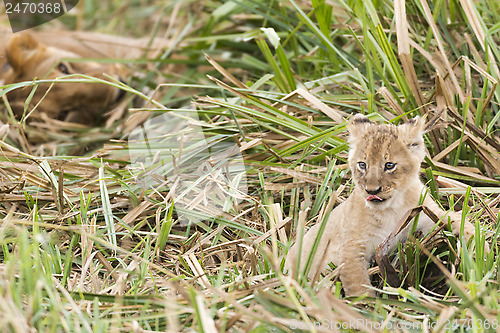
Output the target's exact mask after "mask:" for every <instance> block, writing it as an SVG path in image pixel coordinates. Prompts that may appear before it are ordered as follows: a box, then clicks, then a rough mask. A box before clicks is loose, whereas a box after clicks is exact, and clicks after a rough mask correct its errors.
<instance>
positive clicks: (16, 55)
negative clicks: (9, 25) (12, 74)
mask: <svg viewBox="0 0 500 333" xmlns="http://www.w3.org/2000/svg"><path fill="white" fill-rule="evenodd" d="M39 47H40V43H38V41H37V40H36V39H35V38H34V37H33V35H31V34H30V33H27V32H23V33H17V34H14V35H13V36H12V38H11V40H10V41H9V44H8V45H7V50H6V51H7V52H6V53H7V60H8V61H9V63H10V65H11V66H12V68H14V70H15V71H20V70H22V67H23V65H24V64H25V63H26V61H27V60H28V59H29V58H30V57H31V56H32V54H33V53H34V52H35V51H36V49H37V48H39Z"/></svg>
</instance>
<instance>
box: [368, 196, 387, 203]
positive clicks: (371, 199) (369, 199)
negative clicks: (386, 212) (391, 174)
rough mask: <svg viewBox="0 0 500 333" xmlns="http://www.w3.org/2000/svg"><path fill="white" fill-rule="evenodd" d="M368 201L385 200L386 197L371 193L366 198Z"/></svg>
mask: <svg viewBox="0 0 500 333" xmlns="http://www.w3.org/2000/svg"><path fill="white" fill-rule="evenodd" d="M366 201H370V202H384V201H385V199H382V198H381V197H379V196H377V195H373V194H372V195H369V196H368V197H367V198H366Z"/></svg>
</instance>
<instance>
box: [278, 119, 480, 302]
mask: <svg viewBox="0 0 500 333" xmlns="http://www.w3.org/2000/svg"><path fill="white" fill-rule="evenodd" d="M423 129H424V122H423V120H422V119H421V118H419V117H417V118H414V119H411V120H410V121H409V122H408V123H406V124H403V125H399V126H395V125H392V124H389V125H386V124H383V125H380V124H374V123H372V122H370V120H368V118H367V117H365V116H363V115H360V114H357V115H355V116H354V117H352V118H351V119H350V121H349V124H348V130H349V134H350V136H349V144H350V151H349V166H350V168H351V171H352V175H353V180H354V185H355V188H354V190H353V192H352V194H351V195H350V196H349V198H348V199H347V200H346V201H345V202H343V203H342V204H340V205H339V206H338V207H336V208H335V209H334V210H333V211H332V212H331V214H330V217H329V219H328V221H327V224H326V226H325V229H324V232H323V235H322V237H321V240H320V241H319V246H318V248H317V250H316V253H315V255H314V257H313V262H312V266H311V269H310V270H309V277H310V278H312V277H314V275H315V274H316V272H321V271H323V270H324V269H325V268H327V265H328V263H330V262H333V263H334V264H335V265H337V266H340V265H343V266H342V268H341V271H340V280H341V282H342V285H343V288H344V291H345V294H346V295H347V296H356V295H362V294H364V295H369V296H374V295H375V293H374V291H373V290H372V289H370V288H369V287H368V286H370V278H369V275H368V268H369V262H370V259H371V258H372V257H373V255H374V253H375V249H376V248H377V246H378V245H379V244H380V243H382V242H383V241H384V240H385V239H386V238H387V236H388V235H389V234H390V233H391V232H392V231H393V230H394V229H395V228H396V227H397V225H398V222H399V221H400V220H401V218H402V217H403V216H404V214H405V213H406V212H407V211H408V210H410V209H411V208H414V207H415V206H417V205H418V202H419V199H420V197H421V196H422V195H426V192H427V191H426V188H425V186H424V185H423V184H422V183H421V182H420V179H419V169H420V163H421V162H422V160H423V159H424V156H425V147H424V140H423V137H422V134H423ZM424 205H426V206H427V207H429V208H430V209H431V210H432V211H433V212H434V213H435V214H436V215H438V217H439V218H442V217H444V216H445V215H447V216H449V217H450V219H451V226H452V228H453V231H454V232H455V233H456V234H458V233H459V231H460V224H461V222H460V221H461V215H460V214H458V213H455V212H450V213H446V212H444V211H443V210H442V209H440V208H439V206H438V205H437V204H436V203H435V202H434V201H433V200H432V198H431V197H430V196H426V197H425V199H424ZM320 225H321V223H317V224H316V225H315V226H313V227H312V228H311V229H309V231H308V232H307V233H306V234H305V235H304V238H303V240H302V248H301V252H300V253H301V256H300V269H303V268H304V266H305V263H306V261H307V258H308V257H309V254H310V252H311V249H312V246H313V243H314V241H315V239H316V236H317V234H318V231H319V229H320ZM433 226H434V223H433V222H432V220H431V219H430V218H428V217H427V216H426V215H424V214H421V215H420V218H419V223H418V229H419V230H422V231H423V232H424V233H426V232H428V231H429V230H430V229H431V228H432V227H433ZM410 227H411V224H410V225H409V226H408V227H407V229H408V230H405V232H401V233H400V235H407V234H408V232H409V228H410ZM473 234H474V227H473V226H472V224H470V222H468V221H466V223H465V226H464V237H465V239H467V240H468V239H469V238H470V237H471V236H472V235H473ZM298 247H299V243H298V241H297V242H296V243H295V244H294V245H293V247H292V248H291V249H290V251H289V253H288V256H287V259H286V265H285V266H286V268H287V269H288V270H289V271H290V270H292V271H293V270H295V269H297V268H298V267H297V265H298V262H297V261H298V258H297V257H298V254H299V249H298Z"/></svg>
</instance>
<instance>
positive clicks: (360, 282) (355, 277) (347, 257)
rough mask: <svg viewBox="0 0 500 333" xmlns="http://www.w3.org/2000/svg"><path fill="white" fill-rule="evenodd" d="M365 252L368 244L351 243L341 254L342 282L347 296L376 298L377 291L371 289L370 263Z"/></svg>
mask: <svg viewBox="0 0 500 333" xmlns="http://www.w3.org/2000/svg"><path fill="white" fill-rule="evenodd" d="M365 251H366V244H360V242H359V241H351V242H349V243H348V244H347V247H345V248H344V249H343V250H342V252H341V262H342V264H343V266H342V268H341V271H340V281H341V282H342V287H343V288H344V292H345V295H346V296H361V295H366V296H370V297H375V291H374V290H373V289H370V288H369V286H371V282H370V276H369V274H368V268H369V261H368V259H367V255H366V253H365Z"/></svg>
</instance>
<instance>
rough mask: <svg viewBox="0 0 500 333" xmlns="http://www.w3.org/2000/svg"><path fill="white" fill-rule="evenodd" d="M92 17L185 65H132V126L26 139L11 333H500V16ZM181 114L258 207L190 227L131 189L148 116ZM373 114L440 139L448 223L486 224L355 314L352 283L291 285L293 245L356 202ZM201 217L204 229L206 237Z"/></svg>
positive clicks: (431, 248)
mask: <svg viewBox="0 0 500 333" xmlns="http://www.w3.org/2000/svg"><path fill="white" fill-rule="evenodd" d="M80 6H81V8H80V9H81V10H80V11H79V12H78V14H77V15H75V16H71V15H69V16H67V17H66V18H65V19H64V20H65V21H64V23H65V24H66V25H67V26H69V27H75V26H79V27H87V26H91V25H92V24H93V23H97V26H98V28H99V30H100V31H104V32H108V33H109V32H113V31H116V32H120V33H123V34H127V35H143V34H144V35H147V36H153V35H157V36H166V37H167V38H170V39H171V40H173V41H175V43H174V45H175V47H174V48H173V49H171V50H168V51H167V52H171V53H172V54H173V55H174V56H172V57H166V58H163V57H161V56H160V57H159V58H157V59H140V61H136V62H132V63H131V64H130V66H133V68H134V70H135V71H136V72H138V75H137V76H136V77H135V78H134V79H133V80H132V81H131V82H130V83H129V84H128V85H127V86H121V88H122V89H125V90H127V91H128V94H129V96H130V99H131V100H132V99H133V98H134V97H138V98H139V99H143V100H144V101H146V103H145V104H142V105H141V106H140V107H135V108H132V114H133V115H132V116H131V117H130V118H126V117H123V118H120V119H115V120H114V121H113V122H112V123H108V124H107V126H106V125H103V126H101V127H97V128H91V129H82V128H80V127H71V126H65V127H61V125H60V124H57V123H51V122H50V121H48V125H47V124H46V125H45V127H40V125H37V124H29V123H28V124H22V123H21V124H20V126H17V127H13V128H12V129H11V131H10V132H8V133H4V139H3V140H2V141H0V145H1V148H2V154H1V156H0V167H1V170H0V173H1V175H2V176H1V177H2V184H1V186H2V188H1V191H0V198H1V204H0V214H1V218H2V220H1V221H2V223H1V226H0V244H1V249H2V258H3V263H2V265H1V266H0V268H1V270H0V274H1V275H2V279H1V281H3V282H1V283H0V297H1V302H0V306H1V307H2V310H1V311H0V317H1V320H0V325H1V327H2V330H3V331H12V332H26V331H30V330H32V331H36V330H38V331H43V332H45V331H48V332H60V331H68V332H73V331H84V332H90V331H98V332H99V331H102V332H108V331H133V332H140V331H142V330H144V331H170V332H178V331H190V330H192V331H201V332H225V331H237V332H239V331H252V332H261V331H262V332H267V331H270V330H273V331H279V332H281V331H285V332H288V331H296V330H298V331H325V330H330V329H332V330H335V329H338V330H341V331H342V330H344V331H356V330H357V331H367V332H368V331H381V330H382V331H383V330H385V331H393V330H394V329H395V328H398V329H400V330H403V329H406V330H408V331H415V332H418V331H421V330H423V329H424V328H429V329H430V330H433V331H436V332H439V331H467V332H468V331H495V330H497V327H498V324H499V323H498V308H499V304H500V303H499V293H498V288H499V285H498V277H499V274H498V268H497V267H498V258H497V251H498V247H497V238H498V235H499V232H500V231H499V229H498V227H497V225H498V222H499V215H498V214H499V213H498V211H499V209H498V207H499V201H500V200H499V198H500V197H499V194H500V191H499V187H498V185H499V180H500V179H499V174H500V164H499V163H500V162H499V160H500V159H499V158H500V154H499V153H498V151H499V146H500V144H499V140H498V133H497V132H498V128H499V127H498V120H499V119H498V118H499V115H500V112H499V106H500V90H499V89H500V88H499V87H498V84H497V81H498V78H499V70H498V66H499V65H498V63H499V62H500V49H499V46H498V45H499V42H500V38H499V35H498V30H499V25H498V22H499V21H500V13H499V12H498V10H497V9H498V4H497V3H495V1H492V0H479V1H476V2H472V1H467V0H464V1H455V0H450V1H448V2H445V1H436V2H433V3H430V2H427V1H425V0H423V1H420V0H419V1H417V0H415V1H395V2H392V1H370V0H369V1H357V0H350V1H330V2H327V1H320V0H314V1H311V2H305V1H292V0H289V1H285V0H283V1H279V0H276V1H271V2H269V1H261V0H248V1H247V0H238V1H222V2H219V1H209V0H207V1H203V2H202V3H195V2H181V1H177V2H176V1H172V2H166V3H165V2H163V1H148V2H146V3H141V4H138V3H135V2H132V1H130V2H129V1H126V2H120V3H118V2H114V1H112V2H109V3H107V4H106V5H102V4H101V3H100V2H98V1H91V0H87V1H81V4H80ZM131 13H139V14H138V15H140V17H141V19H138V18H132V17H131ZM134 15H135V14H134ZM123 17H125V19H123ZM167 18H168V19H170V20H171V21H169V20H168V19H167ZM172 22H173V23H172ZM207 59H208V60H207ZM124 62H126V61H124ZM172 65H174V66H176V67H177V69H179V68H180V67H182V71H180V74H175V73H173V72H171V71H167V70H166V68H171V67H172ZM169 66H170V67H169ZM176 73H179V71H177V72H176ZM75 79H76V78H68V80H75ZM83 79H85V80H91V81H92V80H94V79H91V78H83ZM31 84H32V83H22V84H19V85H18V86H16V87H10V88H19V86H23V85H26V86H29V85H31ZM56 84H57V83H56ZM107 84H116V85H118V83H107ZM144 87H147V88H146V89H143V88H144ZM10 88H9V87H3V88H2V89H3V90H2V91H3V93H4V92H6V89H10ZM136 88H137V89H136ZM139 88H140V89H139ZM141 89H143V90H141ZM174 112H175V113H177V114H181V115H182V117H184V118H185V119H186V121H187V122H188V123H196V124H197V125H199V126H200V127H201V128H202V130H203V135H204V136H205V138H208V139H210V138H215V139H217V140H220V141H226V142H231V143H235V144H236V145H237V147H238V150H239V152H240V153H241V154H242V155H243V156H244V162H245V165H246V172H245V176H246V182H247V186H248V193H246V195H244V196H242V198H241V200H240V201H239V202H236V201H230V202H225V203H224V205H223V206H224V212H223V213H221V214H213V211H190V210H189V209H185V210H182V209H179V207H178V206H176V205H175V204H176V198H175V196H173V195H170V196H169V193H170V192H169V191H170V190H169V189H168V188H165V187H158V188H156V189H151V188H144V187H141V186H139V185H138V183H137V178H136V177H135V176H136V175H135V174H134V173H133V172H131V169H130V168H128V166H129V163H130V161H129V154H128V152H129V151H128V148H129V146H128V144H127V138H128V135H129V134H130V133H131V132H132V131H133V129H134V128H136V127H137V126H140V124H141V122H142V121H144V120H145V119H146V118H147V117H148V116H152V115H156V114H161V113H174ZM353 113H363V114H367V115H368V116H369V117H370V118H371V119H374V120H377V121H381V122H393V123H398V122H400V121H402V120H405V119H407V118H409V117H411V116H414V115H422V116H426V117H427V120H429V121H430V120H431V119H433V118H434V120H436V121H435V122H434V126H432V127H431V128H430V129H429V132H428V134H426V136H425V141H426V146H427V149H428V151H429V155H428V158H426V160H425V163H424V164H423V165H422V177H423V178H424V179H425V181H426V182H427V184H428V186H429V188H430V190H431V193H432V195H433V196H435V198H436V200H438V201H439V202H440V204H442V205H443V207H445V208H446V209H448V208H450V207H452V208H453V207H455V208H457V209H458V208H460V209H462V210H463V211H464V212H465V213H464V214H467V216H468V218H469V219H470V220H471V221H473V222H474V223H475V224H476V237H475V239H474V241H473V242H471V243H470V244H465V243H463V242H462V241H460V240H459V239H457V238H456V237H455V236H453V235H452V234H451V233H450V232H448V231H447V229H446V227H444V228H442V230H440V231H438V232H437V233H436V237H434V238H432V239H427V238H424V239H423V240H420V241H418V240H415V241H412V242H408V243H407V244H403V245H400V247H399V249H398V251H397V253H395V254H394V255H393V256H391V257H390V258H389V261H388V262H389V264H390V265H391V267H393V270H394V272H395V274H396V275H395V276H396V277H397V279H398V280H399V281H401V284H400V285H393V286H389V285H388V284H387V283H386V282H384V281H383V280H382V279H380V277H379V274H378V271H379V268H377V267H376V265H375V267H374V268H372V269H371V273H372V275H373V282H374V284H375V285H376V287H377V288H378V290H379V297H378V298H377V299H345V298H344V297H343V296H342V293H341V286H340V283H339V282H338V279H337V278H336V272H335V270H333V272H332V273H331V274H329V275H326V276H319V278H318V280H319V281H317V283H311V282H309V281H306V280H305V279H298V280H295V279H293V278H292V277H290V276H285V275H284V274H283V273H282V266H283V261H284V257H285V256H286V253H287V250H288V249H289V247H290V244H291V242H292V241H294V240H295V239H297V236H298V239H300V234H301V233H302V231H303V230H305V229H306V228H307V227H308V226H310V225H313V224H315V223H321V221H322V220H323V219H324V218H325V216H327V215H328V212H329V210H330V209H331V207H332V206H333V205H336V204H338V203H339V202H341V201H343V200H344V199H345V198H346V197H347V196H348V195H349V193H350V191H351V190H352V186H353V184H352V182H351V181H350V173H349V170H348V168H347V162H346V159H347V151H348V146H347V144H346V141H345V139H346V128H345V120H346V119H347V117H348V116H349V115H350V114H353ZM21 125H22V126H21ZM47 126H49V128H50V130H49V131H47ZM168 134H171V135H175V134H176V132H173V133H168ZM183 135H188V134H186V133H183V134H182V135H181V133H180V132H179V138H181V139H182V138H183V137H184V136H183ZM26 137H28V138H33V137H42V138H44V141H45V142H44V143H43V144H36V143H33V140H31V139H30V140H26V139H25V138H26ZM186 142H187V141H186ZM76 152H78V153H80V155H79V156H76V157H75V156H73V155H74V154H76ZM82 153H83V154H82ZM158 165H160V166H161V163H160V164H158ZM158 165H155V164H153V163H152V165H147V166H145V168H146V169H147V170H152V171H158V170H160V171H161V170H162V169H161V168H158V169H155V168H157V167H158ZM181 215H182V216H186V215H187V216H189V215H196V216H195V217H196V220H197V221H198V222H197V223H196V224H190V225H187V226H185V225H184V224H183V223H181ZM464 217H465V216H464ZM485 243H488V244H490V248H491V250H490V251H489V252H487V251H485ZM332 268H334V267H332Z"/></svg>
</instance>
